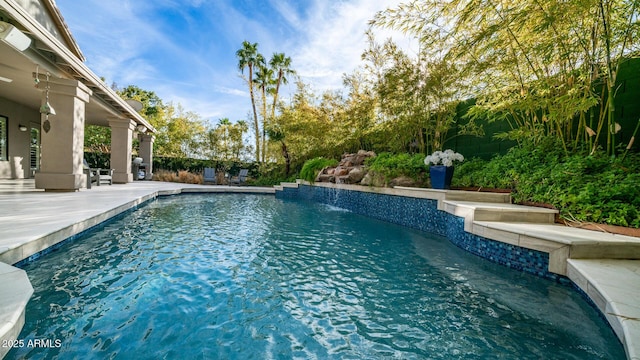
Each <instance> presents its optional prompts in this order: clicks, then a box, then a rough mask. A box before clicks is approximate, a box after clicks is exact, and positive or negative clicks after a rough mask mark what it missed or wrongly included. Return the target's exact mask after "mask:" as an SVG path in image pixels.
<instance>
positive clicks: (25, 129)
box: [18, 124, 29, 132]
mask: <svg viewBox="0 0 640 360" xmlns="http://www.w3.org/2000/svg"><path fill="white" fill-rule="evenodd" d="M18 129H20V131H22V132H25V131H27V130H29V128H27V127H26V126H24V125H22V124H20V125H18Z"/></svg>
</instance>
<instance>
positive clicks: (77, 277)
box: [7, 195, 625, 359]
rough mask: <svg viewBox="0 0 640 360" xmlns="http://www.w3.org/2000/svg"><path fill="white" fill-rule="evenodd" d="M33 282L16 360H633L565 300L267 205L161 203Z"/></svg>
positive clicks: (416, 236)
mask: <svg viewBox="0 0 640 360" xmlns="http://www.w3.org/2000/svg"><path fill="white" fill-rule="evenodd" d="M24 269H25V270H26V271H27V273H28V274H29V278H30V279H31V282H32V284H33V287H34V290H35V293H34V296H33V297H32V299H31V301H30V302H29V305H28V307H27V322H26V324H25V327H24V329H23V331H22V333H21V334H20V337H19V339H21V340H24V342H25V344H29V343H31V346H23V347H18V348H15V349H13V350H12V351H11V352H10V353H9V354H8V356H7V359H18V358H28V359H76V358H77V359H87V358H95V359H107V358H118V359H127V358H136V359H289V358H300V359H313V358H317V359H327V358H329V359H332V358H334V359H363V358H366V359H380V358H398V359H422V358H426V359H451V358H464V359H487V358H496V359H624V358H625V355H624V350H623V348H622V345H621V344H620V342H619V341H618V340H617V338H616V337H615V335H614V334H613V332H612V330H611V329H610V328H609V327H608V325H607V324H606V323H605V322H604V321H603V320H602V319H601V318H600V317H599V316H598V314H597V313H596V311H595V310H594V309H593V308H592V307H590V306H589V305H588V304H587V303H586V302H585V301H584V300H583V299H582V298H581V297H580V295H579V294H577V293H576V292H575V291H574V290H573V289H571V288H570V287H567V286H565V285H560V284H556V283H553V282H550V281H547V280H544V279H540V278H536V277H534V276H531V275H527V274H524V273H520V272H517V271H514V270H510V269H508V268H505V267H502V266H500V265H496V264H493V263H490V262H488V261H486V260H483V259H480V258H477V257H475V256H473V255H470V254H468V253H465V252H464V251H462V250H460V249H458V248H456V247H455V246H453V245H451V244H450V243H449V242H448V240H447V239H444V238H440V237H435V236H432V235H429V234H425V233H421V232H418V231H414V230H410V229H407V228H403V227H400V226H396V225H392V224H388V223H385V222H380V221H377V220H373V219H369V218H367V217H363V216H359V215H355V214H352V213H349V212H346V211H343V210H340V209H336V208H332V207H329V206H326V205H319V204H309V203H303V202H296V201H282V200H277V199H275V198H273V197H270V196H257V195H183V196H174V197H169V198H161V199H159V200H155V201H152V202H150V203H149V204H148V205H146V206H144V207H142V208H140V209H138V210H136V211H133V212H131V213H129V214H127V216H125V217H122V218H121V219H118V220H115V221H112V222H109V223H108V224H107V225H105V226H104V227H102V228H100V229H98V231H94V232H92V233H91V234H89V235H87V236H85V237H83V238H80V239H78V240H76V241H74V242H72V243H69V244H67V245H65V246H64V247H63V248H61V249H60V250H58V251H55V252H52V253H50V254H48V255H46V256H43V257H42V258H40V259H38V260H37V261H35V262H33V263H30V264H27V265H25V266H24ZM34 340H40V341H43V340H49V341H50V342H49V343H48V345H47V346H35V345H34V344H35V342H34ZM56 341H57V342H56ZM45 344H46V343H45ZM56 345H59V346H56Z"/></svg>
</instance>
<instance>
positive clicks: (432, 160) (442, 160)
mask: <svg viewBox="0 0 640 360" xmlns="http://www.w3.org/2000/svg"><path fill="white" fill-rule="evenodd" d="M454 161H464V156H462V154H459V153H457V152H455V151H453V150H451V149H447V150H445V151H444V152H443V151H436V152H434V153H433V154H431V155H427V157H426V158H424V164H425V165H427V166H429V165H432V164H433V165H440V164H442V165H444V166H453V162H454Z"/></svg>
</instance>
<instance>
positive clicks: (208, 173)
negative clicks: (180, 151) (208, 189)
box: [202, 168, 218, 185]
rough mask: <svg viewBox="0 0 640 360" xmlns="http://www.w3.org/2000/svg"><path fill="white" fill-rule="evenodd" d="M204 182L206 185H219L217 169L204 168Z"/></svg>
mask: <svg viewBox="0 0 640 360" xmlns="http://www.w3.org/2000/svg"><path fill="white" fill-rule="evenodd" d="M202 181H203V182H204V183H205V184H214V185H217V184H218V180H217V179H216V169H214V168H204V175H203V177H202Z"/></svg>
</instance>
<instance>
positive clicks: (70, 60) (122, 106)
mask: <svg viewBox="0 0 640 360" xmlns="http://www.w3.org/2000/svg"><path fill="white" fill-rule="evenodd" d="M2 4H3V2H0V15H3V16H2V17H3V18H8V17H9V16H7V15H6V14H7V13H9V14H10V15H12V16H11V18H12V19H13V18H20V16H21V11H20V9H17V10H16V9H7V8H3V7H2ZM11 23H12V24H13V25H14V26H16V27H17V28H19V29H20V30H21V31H22V32H23V33H25V34H26V35H27V36H29V37H30V38H31V39H32V43H31V46H30V47H29V48H28V49H26V50H25V51H24V52H20V51H18V50H16V49H15V48H13V47H11V46H10V45H8V44H7V43H5V42H4V41H0V54H2V58H1V59H0V77H2V78H5V79H9V80H11V81H10V82H7V81H4V80H2V79H0V97H3V98H6V99H9V100H10V101H13V102H16V103H19V104H22V105H24V106H26V107H28V108H32V109H34V110H36V111H37V109H38V108H39V107H40V101H41V96H42V90H41V89H42V84H41V86H40V88H41V89H38V88H36V87H35V82H34V74H35V72H36V67H38V71H39V73H40V76H41V79H42V76H43V75H44V74H46V73H47V72H49V73H50V74H51V76H52V77H55V78H62V79H75V80H78V81H79V82H81V83H83V84H84V85H85V86H87V87H88V88H89V89H91V91H92V92H93V94H92V96H91V99H90V101H89V103H88V104H87V105H86V109H85V121H86V123H87V124H92V125H100V126H108V125H109V124H108V119H109V118H113V117H120V118H128V119H132V120H134V121H135V122H136V123H137V124H142V125H144V126H145V127H147V129H149V131H151V132H153V131H154V130H155V129H154V128H153V127H152V126H151V124H149V123H148V122H147V121H146V120H145V119H144V118H143V117H142V116H141V115H140V114H138V113H137V112H136V111H135V110H134V109H133V108H131V106H129V105H128V104H127V103H126V102H125V101H124V100H122V99H121V98H120V97H119V96H118V95H117V94H116V93H115V91H113V90H112V89H110V88H109V87H108V86H107V85H106V84H105V83H104V82H102V80H101V79H100V78H99V77H98V76H97V75H96V74H94V73H93V72H92V71H91V70H90V69H89V68H88V67H86V65H85V64H84V63H83V62H82V60H81V59H80V58H78V56H77V54H74V53H72V52H71V51H70V50H69V49H68V48H66V47H65V46H63V45H62V44H60V42H59V41H57V40H56V39H55V38H54V37H53V36H52V35H51V34H49V33H48V32H47V31H46V30H45V29H44V28H43V27H42V26H41V25H40V24H39V23H38V22H36V21H35V20H34V19H32V18H30V17H28V16H24V18H23V19H19V21H18V20H17V19H15V20H13V21H11ZM18 24H19V25H18Z"/></svg>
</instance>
